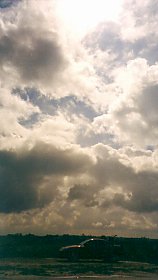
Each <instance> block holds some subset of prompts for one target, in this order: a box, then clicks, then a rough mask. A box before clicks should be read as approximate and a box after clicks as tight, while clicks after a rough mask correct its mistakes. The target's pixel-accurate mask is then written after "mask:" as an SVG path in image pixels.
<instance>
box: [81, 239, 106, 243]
mask: <svg viewBox="0 0 158 280" xmlns="http://www.w3.org/2000/svg"><path fill="white" fill-rule="evenodd" d="M97 240H98V241H103V242H107V241H106V240H105V239H102V238H90V239H86V240H84V241H82V242H81V244H85V243H87V242H89V241H97Z"/></svg>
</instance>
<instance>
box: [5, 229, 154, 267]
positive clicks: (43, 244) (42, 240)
mask: <svg viewBox="0 0 158 280" xmlns="http://www.w3.org/2000/svg"><path fill="white" fill-rule="evenodd" d="M92 237H96V236H88V235H68V234H66V235H46V236H36V235H33V234H27V235H22V234H9V235H6V236H0V258H58V256H59V255H58V252H59V249H60V248H61V247H62V246H68V245H72V244H79V243H80V242H82V241H84V240H86V239H89V238H92ZM102 238H105V239H108V240H110V241H109V242H114V243H115V244H117V245H120V246H121V251H122V254H121V256H120V260H128V261H143V262H144V261H148V262H158V239H149V238H124V237H116V238H114V239H113V238H110V237H107V236H102Z"/></svg>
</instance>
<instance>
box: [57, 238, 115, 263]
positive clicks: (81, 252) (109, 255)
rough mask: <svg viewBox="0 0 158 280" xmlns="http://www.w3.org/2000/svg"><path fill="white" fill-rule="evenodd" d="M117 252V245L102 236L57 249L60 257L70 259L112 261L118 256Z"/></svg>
mask: <svg viewBox="0 0 158 280" xmlns="http://www.w3.org/2000/svg"><path fill="white" fill-rule="evenodd" d="M119 253H120V246H119V245H115V244H114V242H113V241H112V240H110V239H108V240H107V239H102V238H91V239H88V240H85V241H83V242H81V243H80V244H79V245H71V246H66V247H62V248H60V250H59V254H60V257H61V258H66V259H68V260H70V261H77V260H79V259H101V260H104V261H113V260H116V258H117V257H118V256H119Z"/></svg>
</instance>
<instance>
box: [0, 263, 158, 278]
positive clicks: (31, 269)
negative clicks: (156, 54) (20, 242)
mask: <svg viewBox="0 0 158 280" xmlns="http://www.w3.org/2000/svg"><path fill="white" fill-rule="evenodd" d="M26 279H28V280H37V279H38V280H40V279H41V280H48V279H49V280H51V279H54V280H55V279H81V280H83V279H89V280H90V279H158V266H157V265H154V264H149V263H138V262H116V263H103V262H100V261H91V260H88V261H79V262H73V263H69V262H68V261H64V260H58V259H4V260H3V259H1V260H0V280H26Z"/></svg>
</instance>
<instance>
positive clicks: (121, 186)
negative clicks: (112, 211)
mask: <svg viewBox="0 0 158 280" xmlns="http://www.w3.org/2000/svg"><path fill="white" fill-rule="evenodd" d="M104 152H105V151H103V156H102V157H98V158H97V162H96V164H95V165H94V166H93V167H92V168H91V171H90V176H91V178H93V179H94V180H93V183H91V184H87V185H86V184H85V185H84V184H75V185H74V186H73V187H71V188H70V191H69V194H68V200H72V201H73V200H76V201H78V203H80V204H81V205H84V206H85V207H92V206H98V207H101V208H106V209H108V208H112V207H113V206H118V207H120V208H122V209H126V210H129V211H132V212H136V213H151V212H154V211H158V173H157V172H154V171H151V170H147V171H139V172H135V170H134V169H133V168H132V167H130V166H125V165H124V164H123V163H122V162H121V161H120V160H119V158H118V157H117V156H111V155H110V153H109V154H105V155H104Z"/></svg>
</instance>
